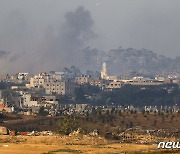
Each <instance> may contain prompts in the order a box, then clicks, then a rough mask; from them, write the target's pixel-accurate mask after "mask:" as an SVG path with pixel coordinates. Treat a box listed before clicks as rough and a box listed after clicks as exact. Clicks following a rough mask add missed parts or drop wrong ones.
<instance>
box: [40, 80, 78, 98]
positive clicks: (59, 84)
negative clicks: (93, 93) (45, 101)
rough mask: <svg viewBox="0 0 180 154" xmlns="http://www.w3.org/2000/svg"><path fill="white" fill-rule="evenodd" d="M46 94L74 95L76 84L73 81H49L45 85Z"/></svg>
mask: <svg viewBox="0 0 180 154" xmlns="http://www.w3.org/2000/svg"><path fill="white" fill-rule="evenodd" d="M43 87H44V88H45V93H46V94H60V95H73V94H74V91H75V84H74V83H73V82H72V81H58V80H49V81H47V82H46V83H44V85H43Z"/></svg>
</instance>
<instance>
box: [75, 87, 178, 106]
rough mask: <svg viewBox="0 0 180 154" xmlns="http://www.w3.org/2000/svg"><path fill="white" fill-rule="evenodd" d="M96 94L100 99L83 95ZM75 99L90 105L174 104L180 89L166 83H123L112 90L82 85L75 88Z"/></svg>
mask: <svg viewBox="0 0 180 154" xmlns="http://www.w3.org/2000/svg"><path fill="white" fill-rule="evenodd" d="M93 94H97V95H99V96H100V99H97V100H90V99H87V98H86V97H85V95H93ZM75 95H76V101H77V102H78V103H84V102H86V103H87V102H88V103H89V104H92V105H104V104H112V103H113V104H116V105H133V106H139V107H142V106H145V105H156V106H161V105H174V104H175V101H176V102H178V101H180V89H179V87H178V85H174V84H168V85H160V86H145V87H141V86H134V85H124V86H123V87H122V88H121V89H117V90H113V91H101V90H100V89H99V88H98V87H96V86H91V85H83V86H80V87H77V88H76V92H75Z"/></svg>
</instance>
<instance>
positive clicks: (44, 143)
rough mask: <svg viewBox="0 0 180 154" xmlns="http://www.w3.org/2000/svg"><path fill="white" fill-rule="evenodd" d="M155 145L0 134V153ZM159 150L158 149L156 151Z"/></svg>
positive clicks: (105, 153)
mask: <svg viewBox="0 0 180 154" xmlns="http://www.w3.org/2000/svg"><path fill="white" fill-rule="evenodd" d="M156 150H157V145H155V144H154V145H140V144H131V143H130V144H125V143H112V142H111V141H107V140H105V139H104V138H101V137H90V136H76V137H75V136H73V137H69V136H59V135H54V136H14V137H12V136H0V154H59V153H87V154H110V153H137V154H138V153H142V152H143V153H153V152H155V151H156ZM157 152H160V151H156V153H157Z"/></svg>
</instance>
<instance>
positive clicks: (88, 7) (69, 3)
mask: <svg viewBox="0 0 180 154" xmlns="http://www.w3.org/2000/svg"><path fill="white" fill-rule="evenodd" d="M80 6H81V7H80ZM179 15H180V1H179V0H0V50H5V51H8V52H10V55H9V58H1V57H0V71H1V72H8V71H15V72H17V71H32V72H33V71H40V70H41V68H42V66H44V67H45V68H48V69H56V68H58V67H59V65H61V63H59V62H58V61H59V59H58V57H61V58H60V59H61V61H63V59H66V57H67V56H69V55H71V52H70V50H72V49H74V55H76V54H75V52H76V50H79V49H80V48H81V47H82V48H83V47H85V46H88V45H91V46H92V47H97V48H98V49H102V50H105V51H108V50H109V49H112V48H114V49H115V48H118V47H119V46H122V47H133V48H138V49H140V48H146V49H150V50H153V51H155V52H157V53H158V54H163V55H166V56H171V57H174V56H180V50H179V49H180V48H179V42H180V17H179ZM79 18H80V19H79ZM73 25H75V28H74V26H73ZM76 32H77V33H76ZM73 40H75V41H73ZM64 44H66V45H64ZM59 48H60V49H59ZM65 52H66V53H67V54H64V53H65ZM72 54H73V53H72ZM7 57H8V56H7ZM50 57H52V58H50ZM48 58H50V60H48ZM44 60H46V61H44ZM71 60H73V59H70V61H71ZM38 62H40V63H38ZM63 64H64V65H66V64H67V62H63ZM63 64H62V65H63ZM5 68H6V69H5ZM25 68H26V70H25ZM45 68H43V69H44V70H46V69H45Z"/></svg>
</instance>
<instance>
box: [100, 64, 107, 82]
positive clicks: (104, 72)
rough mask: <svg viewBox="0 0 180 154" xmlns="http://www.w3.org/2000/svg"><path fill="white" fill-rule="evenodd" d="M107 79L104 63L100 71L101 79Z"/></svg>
mask: <svg viewBox="0 0 180 154" xmlns="http://www.w3.org/2000/svg"><path fill="white" fill-rule="evenodd" d="M107 77H108V71H107V67H106V63H105V62H104V63H103V65H102V70H101V79H107Z"/></svg>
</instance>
